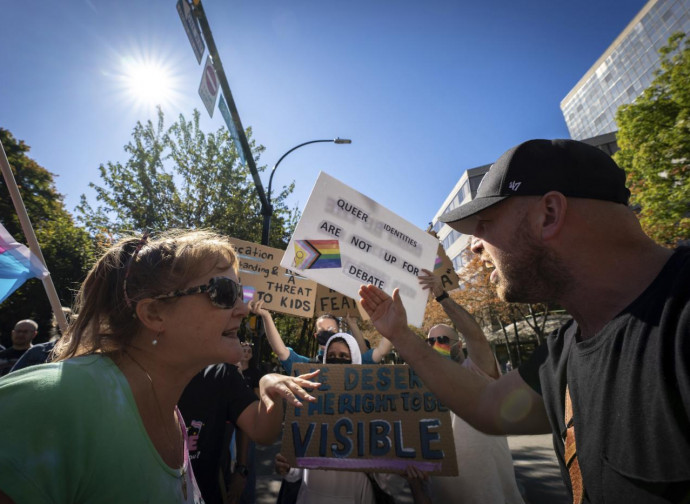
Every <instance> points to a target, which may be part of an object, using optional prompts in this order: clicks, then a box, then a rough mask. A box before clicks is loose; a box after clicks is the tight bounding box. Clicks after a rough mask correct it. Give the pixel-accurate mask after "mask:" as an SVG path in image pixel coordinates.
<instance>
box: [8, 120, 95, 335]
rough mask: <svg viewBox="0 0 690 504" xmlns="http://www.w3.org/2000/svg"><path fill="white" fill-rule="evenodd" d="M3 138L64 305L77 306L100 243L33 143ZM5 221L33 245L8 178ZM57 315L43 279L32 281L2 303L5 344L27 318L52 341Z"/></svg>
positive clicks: (19, 237) (20, 239)
mask: <svg viewBox="0 0 690 504" xmlns="http://www.w3.org/2000/svg"><path fill="white" fill-rule="evenodd" d="M0 140H1V141H2V144H3V147H4V149H5V153H6V154H7V159H8V160H9V162H10V166H11V167H12V173H13V174H14V177H15V180H16V182H17V186H18V187H19V193H20V194H21V196H22V200H23V201H24V206H25V207H26V210H27V213H28V215H29V219H30V220H31V223H32V225H33V227H34V231H35V232H36V238H37V239H38V243H39V245H40V246H41V251H42V253H43V257H44V258H45V260H46V264H47V265H48V270H49V271H50V273H51V277H52V279H53V283H54V284H55V289H56V290H57V293H58V297H59V298H60V301H61V303H62V305H63V306H71V304H72V300H73V293H74V291H75V289H77V288H78V286H79V283H80V282H81V281H82V280H83V278H84V277H85V276H86V272H87V271H88V269H89V268H90V267H91V265H92V264H93V262H94V260H95V259H94V254H95V252H94V249H95V247H94V244H93V242H92V240H91V238H90V237H89V235H88V233H87V232H86V231H85V230H84V229H82V228H79V227H77V226H75V224H74V222H73V220H72V216H71V215H70V214H69V213H68V212H67V210H65V207H64V204H63V202H62V200H63V197H62V195H61V194H60V193H58V192H57V189H56V188H55V183H54V180H53V174H52V173H50V172H49V171H48V170H46V169H45V168H43V167H42V166H40V165H39V164H38V163H36V161H34V160H33V159H31V158H30V157H29V156H28V152H29V150H30V148H29V146H27V145H26V144H25V143H24V142H23V141H21V140H20V141H17V140H16V139H15V138H14V136H13V135H12V134H11V133H10V132H9V131H7V130H5V129H2V128H0ZM0 222H2V224H3V225H4V226H5V228H7V231H9V232H10V234H12V236H13V237H14V239H15V240H17V241H18V242H20V243H24V244H26V243H27V241H26V238H25V236H24V232H23V231H22V228H21V225H20V223H19V218H18V217H17V213H16V212H15V209H14V206H13V204H12V200H11V198H10V194H9V190H8V188H7V186H6V184H5V181H4V179H0ZM51 313H52V312H51V308H50V303H49V301H48V297H47V296H46V293H45V290H44V288H43V283H42V282H41V281H40V280H37V279H31V280H29V281H27V282H26V283H25V284H24V285H23V286H22V287H20V288H19V289H18V290H17V291H15V292H14V294H12V295H11V296H10V297H9V298H7V299H6V300H5V301H4V302H3V303H2V305H1V306H0V332H2V337H3V339H2V342H3V344H5V345H8V344H9V343H10V340H9V335H10V331H11V330H12V327H13V326H14V323H15V322H16V321H18V320H21V319H25V318H31V319H33V320H35V321H36V322H38V324H39V336H38V340H39V341H41V340H42V341H45V340H47V338H48V332H49V329H50V321H51Z"/></svg>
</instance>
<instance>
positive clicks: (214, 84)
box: [199, 56, 220, 117]
mask: <svg viewBox="0 0 690 504" xmlns="http://www.w3.org/2000/svg"><path fill="white" fill-rule="evenodd" d="M219 90H220V84H219V82H218V76H217V75H216V70H215V69H214V68H213V62H212V61H211V56H206V64H205V65H204V73H203V74H202V75H201V84H199V96H201V101H203V102H204V106H205V107H206V110H208V115H210V116H211V117H213V109H214V108H215V107H216V98H217V97H218V91H219Z"/></svg>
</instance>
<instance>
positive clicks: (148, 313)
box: [136, 298, 164, 332]
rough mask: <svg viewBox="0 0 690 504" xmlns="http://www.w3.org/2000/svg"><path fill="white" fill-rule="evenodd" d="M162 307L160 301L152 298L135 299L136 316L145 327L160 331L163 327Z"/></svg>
mask: <svg viewBox="0 0 690 504" xmlns="http://www.w3.org/2000/svg"><path fill="white" fill-rule="evenodd" d="M162 308H163V306H162V303H160V302H158V301H156V300H154V299H150V298H148V299H142V300H141V301H137V306H136V312H137V318H138V319H139V322H141V323H142V324H143V325H144V326H145V327H146V328H147V329H150V330H151V331H155V332H161V331H163V329H164V323H163V309H162Z"/></svg>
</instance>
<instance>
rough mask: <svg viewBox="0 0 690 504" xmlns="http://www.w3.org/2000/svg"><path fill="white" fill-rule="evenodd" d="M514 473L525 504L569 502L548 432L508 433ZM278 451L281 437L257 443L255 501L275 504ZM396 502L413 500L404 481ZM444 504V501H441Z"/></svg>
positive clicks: (258, 503) (407, 502) (410, 501)
mask: <svg viewBox="0 0 690 504" xmlns="http://www.w3.org/2000/svg"><path fill="white" fill-rule="evenodd" d="M508 444H509V446H510V450H511V452H512V454H513V463H514V464H515V477H516V479H517V482H518V487H519V488H520V492H521V493H522V496H523V498H524V499H525V503H526V504H569V500H568V494H567V492H566V490H565V486H564V484H563V480H562V478H561V472H560V470H559V469H558V463H557V461H556V455H555V454H554V451H553V447H552V444H551V435H550V434H544V435H539V436H510V437H508ZM278 452H280V441H278V442H276V443H274V444H273V445H271V446H259V445H257V447H256V464H257V467H256V471H257V476H256V496H257V497H256V503H257V504H275V502H276V498H277V497H278V492H279V491H280V481H281V478H280V477H279V476H278V475H277V474H275V472H274V471H273V458H274V457H275V455H276V454H277V453H278ZM394 495H395V502H396V503H399V504H412V496H411V495H410V491H409V490H408V489H407V486H406V485H405V484H404V482H402V481H401V485H400V487H399V488H398V489H397V491H396V492H395V494H394ZM442 504H445V503H442Z"/></svg>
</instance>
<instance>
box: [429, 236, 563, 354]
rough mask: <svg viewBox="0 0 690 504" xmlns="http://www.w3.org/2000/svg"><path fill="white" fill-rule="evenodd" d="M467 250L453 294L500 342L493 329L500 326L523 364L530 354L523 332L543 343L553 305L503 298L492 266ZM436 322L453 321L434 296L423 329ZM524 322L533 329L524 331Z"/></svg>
mask: <svg viewBox="0 0 690 504" xmlns="http://www.w3.org/2000/svg"><path fill="white" fill-rule="evenodd" d="M465 253H466V254H467V261H466V262H465V267H464V268H463V269H462V271H461V272H460V273H459V277H460V288H459V289H456V290H454V291H452V292H450V293H449V295H450V297H451V298H452V299H453V300H454V301H455V302H456V303H458V304H460V305H461V306H463V307H464V308H465V309H466V310H467V311H468V312H469V313H471V314H472V315H473V316H474V317H475V319H476V320H477V322H478V323H479V325H480V326H482V327H483V328H484V332H485V333H487V335H489V337H491V335H490V333H493V334H494V338H495V341H496V342H498V337H497V336H496V332H497V331H494V330H493V329H494V328H496V327H498V328H500V332H499V333H498V334H500V335H502V336H503V343H505V348H506V353H507V355H508V357H509V358H510V360H511V361H512V362H513V363H515V364H519V363H520V362H522V361H524V360H525V358H526V357H527V356H526V355H524V354H523V353H522V351H521V347H522V342H521V340H520V338H521V336H524V337H525V338H526V339H529V338H534V339H536V343H537V344H539V343H541V339H542V338H543V337H544V336H545V330H544V327H545V325H546V322H547V320H548V318H549V314H550V310H549V307H548V306H547V305H545V304H541V303H539V304H518V303H506V302H505V301H502V300H501V299H500V298H499V297H498V295H497V294H496V288H495V287H494V286H493V285H492V283H491V280H490V276H491V270H489V269H487V268H485V267H484V264H483V262H482V260H481V258H480V257H479V256H477V255H472V256H471V257H470V254H471V253H470V251H469V249H468V250H466V251H465ZM436 324H450V319H449V318H448V316H447V315H446V313H445V311H444V310H443V308H442V307H441V305H440V304H439V303H436V302H435V301H434V299H433V298H431V299H430V300H429V303H428V304H427V309H426V312H425V314H424V324H423V329H424V331H426V332H428V330H429V329H430V328H431V327H432V326H434V325H436ZM520 325H523V329H524V326H525V325H526V326H527V327H528V328H529V329H530V330H529V332H527V333H524V334H522V335H521V334H520V329H519V326H520ZM511 326H512V327H511ZM509 330H510V332H512V334H513V338H514V339H515V345H514V350H512V349H511V345H510V339H511V338H510V334H509Z"/></svg>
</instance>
